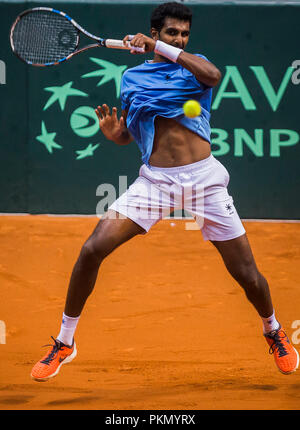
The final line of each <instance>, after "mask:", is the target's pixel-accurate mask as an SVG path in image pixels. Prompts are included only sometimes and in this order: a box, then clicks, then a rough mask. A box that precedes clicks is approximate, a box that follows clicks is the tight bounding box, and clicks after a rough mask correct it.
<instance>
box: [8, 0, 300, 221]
mask: <svg viewBox="0 0 300 430" xmlns="http://www.w3.org/2000/svg"><path fill="white" fill-rule="evenodd" d="M34 6H37V4H36V3H32V4H30V3H27V2H26V3H21V2H20V3H0V17H1V18H0V24H1V25H0V36H1V40H2V44H1V51H0V60H1V61H0V95H1V100H0V136H1V149H2V151H1V160H0V166H1V181H0V186H1V198H0V212H25V213H27V212H28V213H58V214H95V212H96V207H97V204H98V202H99V200H100V198H101V196H99V195H97V189H98V187H99V185H101V184H111V185H112V186H113V187H115V189H116V191H117V195H116V197H118V195H119V193H120V192H121V191H123V190H120V189H119V188H120V185H119V178H120V177H126V180H127V183H128V185H130V183H132V182H133V181H134V180H135V178H136V177H137V175H138V170H139V167H140V165H141V161H140V152H139V150H138V148H137V146H136V145H135V144H134V143H132V144H130V145H128V146H125V147H121V146H118V145H115V144H114V143H113V142H110V141H108V140H106V139H105V137H104V136H103V134H102V133H101V132H100V131H99V127H98V121H97V118H96V115H95V113H94V108H95V107H96V106H97V105H99V104H103V103H107V104H108V105H109V106H111V107H112V106H116V107H117V108H118V110H119V113H120V82H121V77H122V74H123V73H124V71H125V70H127V69H128V68H130V67H133V66H136V65H137V64H139V63H140V62H143V61H144V60H145V59H150V58H152V56H151V55H145V56H139V55H130V54H129V53H128V52H127V51H119V50H113V49H103V48H99V49H93V50H89V51H86V52H85V53H82V54H79V55H78V56H76V57H74V58H73V59H71V60H70V61H67V62H65V63H62V64H61V65H59V66H54V67H49V68H46V67H45V68H35V67H30V66H27V65H26V64H24V63H23V62H21V61H20V60H19V59H17V58H16V57H15V56H14V55H13V54H12V52H11V49H10V45H9V30H10V26H11V24H12V22H13V21H14V19H15V17H16V16H17V15H18V14H19V13H20V12H21V11H23V10H24V9H28V8H30V7H34ZM45 6H47V5H45ZM51 6H52V7H57V8H58V9H60V10H63V11H65V12H67V13H68V14H69V15H70V16H71V17H72V18H74V19H75V20H76V21H77V22H78V23H79V24H81V25H82V26H83V27H84V28H85V29H87V30H88V31H89V32H91V33H93V34H97V35H99V36H101V37H110V38H115V39H122V38H123V37H124V35H126V34H134V33H137V32H143V33H146V34H149V29H150V22H149V17H150V14H151V11H152V9H153V8H154V7H155V5H154V4H100V3H89V2H85V4H82V3H74V4H73V3H70V2H66V3H61V2H60V3H59V4H57V5H55V3H54V2H52V3H51ZM188 6H189V7H190V8H191V9H192V10H193V12H194V16H193V25H192V32H191V39H190V42H189V45H188V47H187V51H188V52H192V53H202V54H204V55H205V56H207V57H208V58H209V59H210V60H211V61H212V62H213V63H214V64H216V66H217V67H218V68H219V69H220V70H221V72H222V80H221V82H220V84H219V85H218V86H217V87H216V88H214V92H213V103H212V110H211V114H212V116H211V127H212V150H213V154H214V156H216V157H217V158H218V159H219V160H220V161H221V162H222V163H223V164H224V165H225V166H226V168H227V169H228V170H229V172H230V176H231V181H230V184H229V192H230V194H231V195H232V196H233V198H234V201H235V205H236V207H237V209H238V212H239V214H240V216H241V217H242V218H272V219H300V202H299V191H300V180H299V175H298V170H297V168H298V160H299V155H300V151H299V148H300V146H299V133H300V127H299V121H298V110H297V108H298V100H299V95H300V85H299V82H300V79H299V77H300V73H299V71H300V55H299V48H298V41H297V37H296V33H297V30H296V29H297V28H298V22H299V17H300V5H299V6H293V5H290V6H288V5H286V6H279V5H278V6H275V5H273V6H271V5H268V6H246V5H244V6H243V5H229V4H227V5H204V4H202V5H201V4H198V5H196V4H188ZM124 17H126V19H124ZM266 17H267V19H266ZM84 42H87V43H89V39H86V38H85V37H84V36H83V38H82V43H84ZM297 60H299V63H297ZM298 69H299V70H298ZM298 80H299V82H298ZM123 185H124V184H123Z"/></svg>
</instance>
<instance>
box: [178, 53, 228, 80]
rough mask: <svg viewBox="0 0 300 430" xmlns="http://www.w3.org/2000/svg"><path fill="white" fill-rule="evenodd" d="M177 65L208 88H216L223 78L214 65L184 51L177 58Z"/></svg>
mask: <svg viewBox="0 0 300 430" xmlns="http://www.w3.org/2000/svg"><path fill="white" fill-rule="evenodd" d="M177 63H178V64H180V65H181V66H182V67H184V68H185V69H187V70H189V71H190V72H191V73H192V74H193V75H194V76H195V77H196V79H197V80H198V81H199V82H201V83H203V84H205V85H207V86H208V87H215V86H216V85H217V84H218V83H219V81H220V79H221V77H222V74H221V72H220V70H219V69H218V68H217V67H216V66H215V65H214V64H213V63H211V62H210V61H207V60H205V58H201V57H198V56H197V55H194V54H190V53H189V52H185V51H182V52H181V53H180V54H179V56H178V58H177Z"/></svg>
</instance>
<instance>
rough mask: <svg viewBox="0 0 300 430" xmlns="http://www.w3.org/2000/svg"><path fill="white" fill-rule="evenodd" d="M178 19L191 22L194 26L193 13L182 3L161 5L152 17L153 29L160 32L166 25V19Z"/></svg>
mask: <svg viewBox="0 0 300 430" xmlns="http://www.w3.org/2000/svg"><path fill="white" fill-rule="evenodd" d="M166 17H170V18H177V19H180V20H181V21H189V23H190V26H191V25H192V11H191V10H190V9H189V8H188V7H187V6H185V5H183V4H182V3H177V2H175V1H174V2H168V3H163V4H161V5H159V6H158V7H157V8H156V9H154V11H153V12H152V15H151V27H153V28H155V29H156V30H158V31H159V32H160V30H161V29H162V28H163V26H164V23H165V18H166Z"/></svg>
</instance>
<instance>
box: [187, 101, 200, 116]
mask: <svg viewBox="0 0 300 430" xmlns="http://www.w3.org/2000/svg"><path fill="white" fill-rule="evenodd" d="M183 112H184V115H185V116H187V117H188V118H196V116H199V115H200V113H201V106H200V103H199V102H197V100H188V101H187V102H185V103H184V105H183Z"/></svg>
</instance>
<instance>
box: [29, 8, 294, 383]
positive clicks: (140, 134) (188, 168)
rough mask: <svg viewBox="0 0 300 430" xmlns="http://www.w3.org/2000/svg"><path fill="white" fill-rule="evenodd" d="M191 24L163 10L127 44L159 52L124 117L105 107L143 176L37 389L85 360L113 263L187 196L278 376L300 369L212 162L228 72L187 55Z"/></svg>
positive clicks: (111, 134)
mask: <svg viewBox="0 0 300 430" xmlns="http://www.w3.org/2000/svg"><path fill="white" fill-rule="evenodd" d="M191 23H192V13H191V11H190V9H189V8H188V7H186V6H185V5H183V4H181V3H176V2H170V3H164V4H161V5H159V6H158V7H157V8H156V9H155V10H154V11H153V13H152V16H151V37H148V36H146V35H144V34H141V33H138V34H136V35H134V36H130V35H127V36H126V37H125V38H124V42H126V41H128V40H130V43H131V45H132V46H133V47H140V48H143V49H144V51H145V52H148V53H149V52H153V53H154V57H153V60H147V61H145V62H143V63H142V64H140V65H138V66H137V67H133V68H131V69H128V70H127V71H126V72H125V73H124V75H123V78H122V90H121V101H122V115H121V117H120V119H118V115H117V109H116V108H115V107H113V108H112V110H111V109H110V108H109V107H108V106H107V105H102V106H98V107H97V109H96V113H97V115H98V117H99V126H100V129H101V131H102V133H103V134H104V135H105V136H106V138H107V139H110V140H112V141H114V142H115V143H116V144H118V145H127V144H129V143H130V142H132V141H135V142H136V143H137V145H138V146H139V149H140V151H141V154H142V161H143V165H142V166H141V168H140V171H139V177H138V178H137V179H136V181H135V182H134V183H133V184H132V185H131V186H130V187H129V188H128V190H127V191H126V192H125V193H124V194H123V195H121V196H120V197H119V198H118V199H117V200H116V201H115V202H114V203H113V204H112V205H111V206H110V207H109V209H108V211H107V212H106V213H105V214H104V215H103V217H102V218H101V220H100V221H99V223H98V225H97V226H96V228H95V230H94V231H93V233H92V234H91V236H90V237H89V238H88V239H87V241H86V242H85V243H84V245H83V247H82V249H81V252H80V255H79V257H78V260H77V262H76V264H75V266H74V269H73V272H72V276H71V279H70V284H69V289H68V293H67V298H66V304H65V308H64V312H63V318H62V323H61V329H60V332H59V334H58V336H57V337H56V338H54V337H53V340H54V344H53V345H52V346H51V349H50V350H49V351H48V352H47V353H46V355H45V356H44V357H43V358H42V359H41V360H40V361H39V362H38V363H37V364H36V365H35V366H34V367H33V369H32V373H31V377H32V378H33V379H35V380H37V381H45V380H47V379H49V378H51V377H53V376H55V375H56V374H57V373H58V372H59V369H60V367H61V365H62V364H64V363H68V362H70V361H71V360H72V359H73V358H74V357H75V356H76V345H75V342H74V333H75V330H76V326H77V324H78V321H79V318H80V315H81V313H82V310H83V308H84V305H85V302H86V300H87V298H88V296H89V295H90V294H91V292H92V291H93V288H94V285H95V282H96V279H97V275H98V270H99V267H100V264H101V263H102V261H103V260H104V259H105V257H107V256H108V255H109V254H110V253H111V252H112V251H113V250H114V249H116V248H117V247H118V246H120V245H121V244H123V243H124V242H126V241H128V240H129V239H131V238H132V237H134V236H136V235H138V234H145V233H146V232H148V231H149V230H150V228H151V227H152V226H153V225H154V224H156V223H157V222H158V221H159V220H160V219H162V218H163V217H164V216H165V215H167V214H169V213H170V210H171V209H172V208H174V207H177V206H179V207H180V203H182V200H183V199H182V193H184V209H185V210H188V211H189V212H190V213H191V214H192V215H193V216H194V217H195V219H196V220H197V222H198V223H199V226H200V227H201V231H202V234H203V238H204V240H209V241H211V242H212V243H213V245H214V246H215V247H216V249H217V250H218V251H219V253H220V255H221V256H222V258H223V260H224V263H225V266H226V267H227V269H228V271H229V273H230V274H231V275H232V277H233V278H234V279H235V280H236V281H237V282H238V284H239V285H240V286H241V287H242V288H243V290H244V292H245V294H246V297H247V299H248V301H249V302H250V303H251V304H252V305H253V306H254V308H255V309H256V311H257V313H258V316H259V317H260V318H261V321H262V332H263V334H264V336H265V339H266V341H267V343H268V345H269V352H270V353H271V354H273V355H274V358H275V362H276V364H277V366H278V368H279V370H280V371H281V372H282V373H284V374H289V373H291V372H294V371H295V370H296V369H297V367H298V364H299V355H298V353H297V351H296V349H295V348H294V347H293V346H292V344H291V342H290V341H289V339H288V336H287V334H286V332H285V331H284V329H283V327H282V326H281V325H280V323H279V322H278V321H277V319H276V317H275V312H274V308H273V304H272V300H271V295H270V290H269V286H268V283H267V280H266V279H265V278H264V276H263V275H262V274H261V273H260V272H259V270H258V268H257V266H256V263H255V260H254V257H253V254H252V251H251V248H250V245H249V241H248V239H247V235H246V232H245V229H244V227H243V225H242V222H241V220H240V218H239V216H238V214H237V211H236V209H235V207H234V204H233V199H232V197H231V196H230V195H229V194H228V191H227V185H228V182H229V174H228V172H227V170H226V169H225V167H224V166H223V165H222V164H221V163H220V162H219V161H217V160H216V159H215V158H214V157H213V155H212V154H211V142H210V125H209V120H210V105H211V99H212V88H213V87H214V86H216V85H217V84H218V82H219V81H220V78H221V73H220V71H219V70H218V69H217V67H216V66H214V64H212V63H211V62H210V61H209V60H207V58H206V57H205V56H204V55H202V54H198V53H196V54H191V53H189V52H187V51H186V46H187V43H188V40H189V36H190V30H191ZM131 53H132V54H136V51H134V50H132V51H131ZM189 99H195V100H198V101H199V102H200V103H201V107H202V111H201V115H200V116H198V117H196V118H194V119H191V118H186V117H185V116H184V114H183V110H182V106H183V103H184V102H185V101H187V100H189ZM171 189H172V193H170V190H171ZM153 190H154V191H156V192H153Z"/></svg>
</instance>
